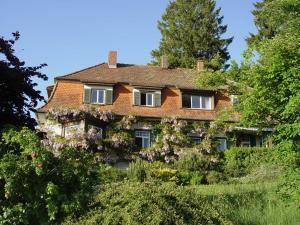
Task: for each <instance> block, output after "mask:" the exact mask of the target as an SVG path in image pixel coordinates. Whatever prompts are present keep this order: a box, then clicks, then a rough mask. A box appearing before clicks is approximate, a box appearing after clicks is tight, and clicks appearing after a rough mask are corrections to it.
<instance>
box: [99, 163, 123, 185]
mask: <svg viewBox="0 0 300 225" xmlns="http://www.w3.org/2000/svg"><path fill="white" fill-rule="evenodd" d="M126 178H127V173H126V171H124V170H121V169H118V168H115V167H113V166H111V165H109V164H100V165H99V170H98V179H99V183H100V184H108V183H114V182H121V181H123V180H124V179H126Z"/></svg>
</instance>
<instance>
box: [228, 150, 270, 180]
mask: <svg viewBox="0 0 300 225" xmlns="http://www.w3.org/2000/svg"><path fill="white" fill-rule="evenodd" d="M272 161H273V150H272V149H271V148H256V147H252V148H249V147H243V148H242V147H233V148H230V149H228V150H226V151H225V172H226V173H227V174H228V175H230V176H234V177H236V176H244V175H246V174H248V173H250V172H251V171H252V169H254V168H255V167H258V166H259V165H261V164H263V163H268V162H272Z"/></svg>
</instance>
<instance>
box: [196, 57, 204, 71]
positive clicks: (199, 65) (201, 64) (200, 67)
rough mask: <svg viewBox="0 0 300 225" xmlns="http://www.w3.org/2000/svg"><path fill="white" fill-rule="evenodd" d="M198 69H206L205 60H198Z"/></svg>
mask: <svg viewBox="0 0 300 225" xmlns="http://www.w3.org/2000/svg"><path fill="white" fill-rule="evenodd" d="M197 71H198V72H201V71H204V61H203V60H202V59H198V60H197Z"/></svg>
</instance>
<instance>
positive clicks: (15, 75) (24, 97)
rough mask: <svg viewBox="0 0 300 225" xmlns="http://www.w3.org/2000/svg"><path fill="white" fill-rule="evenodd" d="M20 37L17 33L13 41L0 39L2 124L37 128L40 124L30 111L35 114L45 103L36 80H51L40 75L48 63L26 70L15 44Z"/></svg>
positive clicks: (0, 114) (0, 116) (0, 107)
mask: <svg viewBox="0 0 300 225" xmlns="http://www.w3.org/2000/svg"><path fill="white" fill-rule="evenodd" d="M19 38H20V34H19V32H16V33H13V39H11V40H6V39H4V37H0V54H1V60H0V124H1V125H4V124H12V125H15V126H28V127H30V128H34V126H35V125H36V121H35V120H34V119H33V118H31V116H30V112H35V107H36V106H37V104H38V101H42V100H44V97H43V96H42V95H41V92H40V91H38V90H35V87H36V86H37V84H36V83H34V82H33V78H35V77H37V78H40V79H43V80H47V76H46V75H45V74H42V73H41V72H39V70H40V69H41V68H43V67H44V66H46V64H41V65H39V66H36V67H26V66H25V62H23V61H21V60H20V59H19V58H18V57H17V56H15V50H14V44H15V42H16V41H17V40H18V39H19Z"/></svg>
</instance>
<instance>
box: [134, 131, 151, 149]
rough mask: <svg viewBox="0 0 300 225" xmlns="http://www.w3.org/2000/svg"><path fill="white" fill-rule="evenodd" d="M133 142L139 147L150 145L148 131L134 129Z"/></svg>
mask: <svg viewBox="0 0 300 225" xmlns="http://www.w3.org/2000/svg"><path fill="white" fill-rule="evenodd" d="M135 143H136V145H137V146H139V147H141V148H149V147H150V131H136V132H135Z"/></svg>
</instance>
